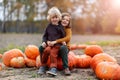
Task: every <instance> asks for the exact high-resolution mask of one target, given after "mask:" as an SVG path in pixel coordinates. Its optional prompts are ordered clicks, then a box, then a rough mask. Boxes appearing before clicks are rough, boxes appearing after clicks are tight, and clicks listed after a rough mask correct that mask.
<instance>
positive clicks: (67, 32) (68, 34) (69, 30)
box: [56, 28, 72, 43]
mask: <svg viewBox="0 0 120 80" xmlns="http://www.w3.org/2000/svg"><path fill="white" fill-rule="evenodd" d="M65 33H66V36H65V37H64V38H60V39H57V40H56V42H57V43H62V42H68V41H70V39H71V36H72V31H71V28H66V29H65Z"/></svg>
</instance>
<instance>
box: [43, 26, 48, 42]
mask: <svg viewBox="0 0 120 80" xmlns="http://www.w3.org/2000/svg"><path fill="white" fill-rule="evenodd" d="M47 37H48V34H47V28H46V29H45V32H44V34H43V37H42V42H45V43H47Z"/></svg>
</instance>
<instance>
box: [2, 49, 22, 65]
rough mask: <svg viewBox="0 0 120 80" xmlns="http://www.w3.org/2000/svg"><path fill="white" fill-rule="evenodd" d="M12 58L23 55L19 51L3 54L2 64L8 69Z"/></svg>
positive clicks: (12, 50) (13, 50)
mask: <svg viewBox="0 0 120 80" xmlns="http://www.w3.org/2000/svg"><path fill="white" fill-rule="evenodd" d="M14 57H24V54H23V52H22V51H21V50H19V49H11V50H9V51H6V52H4V53H3V56H2V60H3V63H4V64H5V65H6V66H8V67H10V61H11V59H12V58H14Z"/></svg>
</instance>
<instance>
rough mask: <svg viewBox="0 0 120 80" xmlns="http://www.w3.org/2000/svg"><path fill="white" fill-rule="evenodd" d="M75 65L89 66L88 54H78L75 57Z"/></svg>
mask: <svg viewBox="0 0 120 80" xmlns="http://www.w3.org/2000/svg"><path fill="white" fill-rule="evenodd" d="M76 58H77V59H76V67H77V68H87V67H90V61H91V59H92V58H91V57H90V56H88V55H80V56H77V57H76Z"/></svg>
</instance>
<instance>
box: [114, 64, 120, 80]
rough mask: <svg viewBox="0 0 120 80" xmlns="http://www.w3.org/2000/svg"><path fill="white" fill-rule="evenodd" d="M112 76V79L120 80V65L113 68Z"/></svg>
mask: <svg viewBox="0 0 120 80" xmlns="http://www.w3.org/2000/svg"><path fill="white" fill-rule="evenodd" d="M113 78H114V80H120V66H119V67H118V68H117V69H116V70H115V73H114V75H113Z"/></svg>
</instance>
